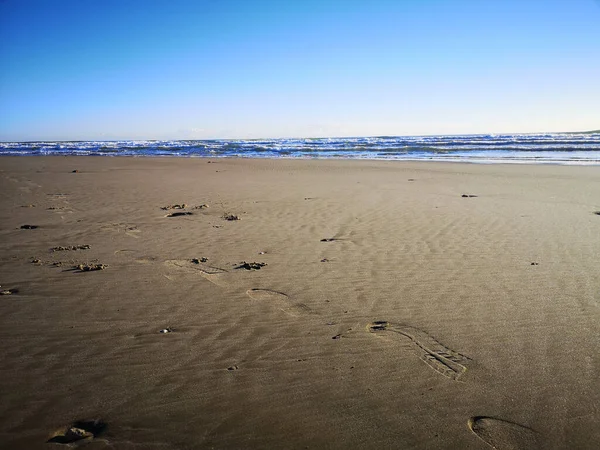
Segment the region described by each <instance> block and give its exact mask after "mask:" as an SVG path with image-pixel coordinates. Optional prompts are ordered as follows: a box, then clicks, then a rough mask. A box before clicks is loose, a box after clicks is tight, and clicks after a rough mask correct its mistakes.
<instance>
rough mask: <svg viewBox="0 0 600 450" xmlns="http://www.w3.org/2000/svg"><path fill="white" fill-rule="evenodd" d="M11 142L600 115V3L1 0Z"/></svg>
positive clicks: (444, 126) (390, 128) (338, 132)
mask: <svg viewBox="0 0 600 450" xmlns="http://www.w3.org/2000/svg"><path fill="white" fill-rule="evenodd" d="M0 65H1V67H0V140H2V141H7V140H9V141H10V140H40V139H48V140H50V139H52V140H79V139H189V138H198V139H201V138H257V137H309V136H364V135H415V134H417V135H418V134H461V133H501V132H537V131H571V130H573V131H574V130H587V129H598V128H600V2H599V1H598V0H356V1H355V0H166V1H165V0H0Z"/></svg>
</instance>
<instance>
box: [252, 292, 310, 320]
mask: <svg viewBox="0 0 600 450" xmlns="http://www.w3.org/2000/svg"><path fill="white" fill-rule="evenodd" d="M246 294H247V295H248V296H249V297H250V298H251V299H253V300H257V301H260V302H265V303H269V304H271V305H273V306H274V307H276V308H278V309H280V310H281V311H283V312H284V313H286V314H289V315H290V316H294V317H297V316H301V315H306V314H311V313H312V310H311V309H310V308H309V307H308V306H306V305H305V304H304V303H295V302H293V301H292V300H291V299H290V297H289V296H287V295H286V294H284V293H283V292H279V291H273V290H271V289H248V290H247V291H246Z"/></svg>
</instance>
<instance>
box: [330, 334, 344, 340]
mask: <svg viewBox="0 0 600 450" xmlns="http://www.w3.org/2000/svg"><path fill="white" fill-rule="evenodd" d="M341 337H342V335H341V334H336V335H335V336H333V337H332V338H331V339H339V338H341Z"/></svg>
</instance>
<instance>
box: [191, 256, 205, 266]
mask: <svg viewBox="0 0 600 450" xmlns="http://www.w3.org/2000/svg"><path fill="white" fill-rule="evenodd" d="M192 262H193V263H194V264H200V263H205V262H208V258H205V257H204V256H203V257H202V258H192Z"/></svg>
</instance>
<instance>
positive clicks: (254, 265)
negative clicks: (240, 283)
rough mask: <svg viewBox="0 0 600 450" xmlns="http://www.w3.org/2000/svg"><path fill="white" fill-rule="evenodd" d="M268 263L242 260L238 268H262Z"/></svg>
mask: <svg viewBox="0 0 600 450" xmlns="http://www.w3.org/2000/svg"><path fill="white" fill-rule="evenodd" d="M266 265H267V263H263V262H246V261H242V262H241V263H240V264H239V265H238V266H237V267H235V268H236V269H246V270H260V268H261V267H265V266H266Z"/></svg>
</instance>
